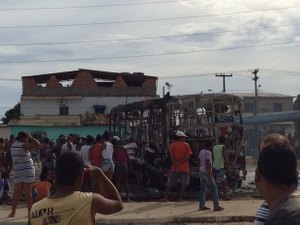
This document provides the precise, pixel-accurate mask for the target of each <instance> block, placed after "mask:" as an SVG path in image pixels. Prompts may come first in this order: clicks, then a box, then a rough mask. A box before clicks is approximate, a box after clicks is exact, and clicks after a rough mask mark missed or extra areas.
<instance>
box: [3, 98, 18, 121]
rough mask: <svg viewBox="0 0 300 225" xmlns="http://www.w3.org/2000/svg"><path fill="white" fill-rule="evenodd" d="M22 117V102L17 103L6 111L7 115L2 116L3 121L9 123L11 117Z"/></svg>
mask: <svg viewBox="0 0 300 225" xmlns="http://www.w3.org/2000/svg"><path fill="white" fill-rule="evenodd" d="M19 117H20V103H18V104H16V105H15V106H14V107H13V108H12V109H9V110H7V111H6V113H5V117H2V119H1V120H2V122H3V123H4V124H7V123H8V122H9V121H10V120H11V119H18V118H19Z"/></svg>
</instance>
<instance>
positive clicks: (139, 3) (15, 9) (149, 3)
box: [0, 0, 189, 11]
mask: <svg viewBox="0 0 300 225" xmlns="http://www.w3.org/2000/svg"><path fill="white" fill-rule="evenodd" d="M183 1H184V0H167V1H151V2H137V3H121V4H103V5H83V6H65V7H40V8H6V9H0V11H39V10H66V9H89V8H106V7H120V6H136V5H152V4H166V3H173V2H175V3H176V2H183ZM184 2H189V0H185V1H184Z"/></svg>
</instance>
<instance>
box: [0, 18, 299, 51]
mask: <svg viewBox="0 0 300 225" xmlns="http://www.w3.org/2000/svg"><path fill="white" fill-rule="evenodd" d="M299 25H300V23H295V24H284V25H276V26H266V27H256V28H251V29H250V28H249V29H236V30H227V31H214V32H204V33H192V34H177V35H161V36H153V37H140V38H121V39H102V40H77V41H58V42H33V43H8V44H0V46H48V45H66V44H86V43H101V42H105V43H107V42H126V41H144V40H155V39H168V38H180V37H191V36H203V35H213V34H223V33H234V32H243V31H254V30H265V29H272V28H279V27H290V26H299Z"/></svg>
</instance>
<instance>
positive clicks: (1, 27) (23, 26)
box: [0, 6, 300, 29]
mask: <svg viewBox="0 0 300 225" xmlns="http://www.w3.org/2000/svg"><path fill="white" fill-rule="evenodd" d="M299 7H300V6H290V7H282V8H276V9H262V10H257V11H242V12H230V13H222V14H204V15H196V16H181V17H166V18H152V19H140V20H123V21H110V22H91V23H73V24H48V25H16V26H0V29H18V28H51V27H74V26H92V25H112V24H125V23H144V22H161V21H173V20H185V19H197V18H203V17H219V16H232V15H241V14H249V13H265V12H268V11H280V10H288V9H295V8H299Z"/></svg>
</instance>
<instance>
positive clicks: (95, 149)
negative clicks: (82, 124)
mask: <svg viewBox="0 0 300 225" xmlns="http://www.w3.org/2000/svg"><path fill="white" fill-rule="evenodd" d="M101 138H102V137H101V135H99V134H98V135H97V137H96V143H95V144H93V146H92V147H91V149H90V159H91V164H92V165H93V166H97V167H100V165H101V158H100V155H101V152H100V146H101Z"/></svg>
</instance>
